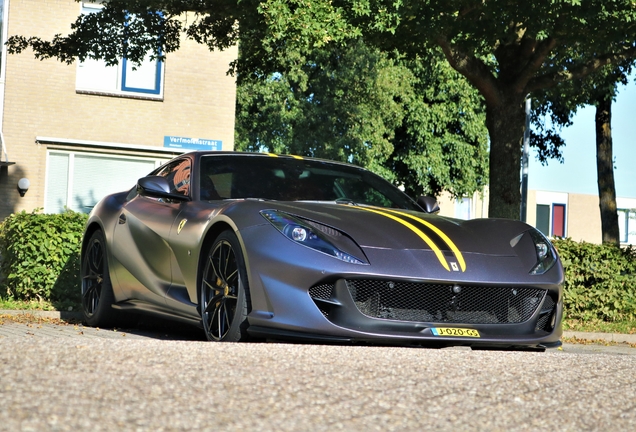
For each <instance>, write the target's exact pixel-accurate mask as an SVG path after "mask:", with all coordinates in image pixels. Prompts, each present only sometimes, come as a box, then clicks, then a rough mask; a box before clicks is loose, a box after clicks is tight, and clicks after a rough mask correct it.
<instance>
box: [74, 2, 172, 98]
mask: <svg viewBox="0 0 636 432" xmlns="http://www.w3.org/2000/svg"><path fill="white" fill-rule="evenodd" d="M101 8H103V6H102V4H101V2H100V3H97V2H82V3H81V5H80V13H81V14H84V13H92V12H87V10H93V11H94V12H97V11H98V10H99V9H101ZM153 63H154V82H153V83H151V84H152V85H150V86H148V87H147V88H142V87H136V86H134V85H133V84H129V82H130V80H129V79H128V78H129V76H130V75H131V74H138V73H142V72H141V71H142V70H144V71H147V70H148V69H149V68H152V65H153ZM86 67H91V68H100V69H102V68H103V69H104V70H106V68H107V66H106V64H105V62H104V61H102V60H93V59H87V60H86V61H85V62H78V64H77V69H76V71H77V72H76V74H77V75H76V84H75V90H76V91H77V92H78V93H88V94H103V95H111V96H121V97H137V98H147V99H157V100H163V84H164V81H165V68H164V63H163V62H161V61H157V60H153V61H152V62H151V61H150V60H149V59H145V60H144V61H143V62H142V64H141V65H136V64H134V63H132V62H130V61H129V60H128V59H126V58H122V59H120V61H119V63H118V64H117V65H116V66H109V67H112V68H113V70H111V72H113V71H114V72H113V73H116V76H115V77H114V84H109V85H100V84H102V83H99V82H97V83H96V84H95V85H92V84H85V83H80V80H81V78H80V77H82V78H85V75H86V76H89V77H90V76H91V74H90V73H89V72H85V71H84V70H83V68H86ZM133 69H136V70H133ZM151 70H152V69H151ZM89 80H90V78H89Z"/></svg>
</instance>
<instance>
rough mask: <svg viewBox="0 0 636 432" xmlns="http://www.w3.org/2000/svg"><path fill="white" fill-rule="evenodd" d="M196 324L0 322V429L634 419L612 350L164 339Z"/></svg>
mask: <svg viewBox="0 0 636 432" xmlns="http://www.w3.org/2000/svg"><path fill="white" fill-rule="evenodd" d="M29 325H31V326H32V327H29ZM38 326H40V327H39V328H38ZM9 329H12V330H15V331H16V332H17V334H15V335H7V333H8V331H9ZM28 332H30V333H32V334H27V333H28ZM43 332H51V333H52V334H51V335H47V334H45V333H43ZM67 334H69V335H70V336H68V335H67ZM188 335H191V336H188ZM198 335H199V332H198V331H196V330H195V332H194V333H188V332H184V333H180V334H177V335H175V334H169V333H164V332H163V329H160V330H159V331H157V332H155V333H154V334H153V333H151V332H150V333H149V332H148V331H147V330H143V329H141V330H136V331H134V333H131V332H123V331H117V332H113V331H110V330H98V329H90V328H84V327H83V326H80V325H71V326H68V325H63V324H59V323H58V324H56V323H35V324H24V323H14V322H10V323H8V322H5V323H4V324H3V325H0V401H1V402H0V430H7V431H42V430H63V431H65V430H72V431H84V430H91V431H100V430H109V431H110V430H113V431H115V430H131V431H150V430H152V431H155V430H157V431H161V430H166V431H172V430H194V429H201V430H259V431H260V430H263V431H326V430H329V431H331V430H347V431H350V430H354V431H369V430H379V431H393V430H408V431H410V430H418V431H419V430H443V431H445V430H448V431H450V430H453V431H455V430H489V431H491V430H502V431H503V430H505V431H509V430H544V429H548V428H551V429H554V430H565V431H570V430H571V431H578V430H609V429H616V430H635V429H636V410H635V407H636V356H635V355H620V354H618V351H616V353H612V351H606V352H601V353H595V352H592V351H589V350H588V351H582V353H578V352H576V349H573V350H572V351H570V347H569V346H566V348H565V349H564V350H563V351H549V352H545V353H531V352H501V351H471V350H468V349H443V350H430V349H421V348H396V347H365V346H332V345H301V344H277V343H261V344H249V343H247V344H217V343H208V342H203V341H198V340H162V339H189V338H191V339H196V338H197V337H199V336H198ZM579 349H581V350H584V349H585V347H580V348H579ZM631 349H632V350H633V348H631ZM583 352H584V353H583ZM590 352H591V353H590ZM608 352H609V353H608ZM626 353H630V354H631V352H626Z"/></svg>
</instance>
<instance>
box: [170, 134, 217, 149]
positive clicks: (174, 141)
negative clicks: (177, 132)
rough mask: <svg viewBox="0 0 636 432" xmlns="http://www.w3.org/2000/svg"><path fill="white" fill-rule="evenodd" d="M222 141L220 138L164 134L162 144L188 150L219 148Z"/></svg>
mask: <svg viewBox="0 0 636 432" xmlns="http://www.w3.org/2000/svg"><path fill="white" fill-rule="evenodd" d="M222 144H223V142H222V141H220V140H211V139H202V138H186V137H177V136H164V137H163V146H164V147H169V148H177V149H190V150H221V148H222Z"/></svg>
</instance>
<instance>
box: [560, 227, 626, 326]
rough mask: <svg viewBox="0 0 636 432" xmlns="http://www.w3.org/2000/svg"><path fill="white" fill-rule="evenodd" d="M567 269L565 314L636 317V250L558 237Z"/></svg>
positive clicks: (585, 317) (570, 316) (610, 318)
mask: <svg viewBox="0 0 636 432" xmlns="http://www.w3.org/2000/svg"><path fill="white" fill-rule="evenodd" d="M553 243H554V245H555V247H556V248H557V250H558V251H559V255H560V256H561V261H562V262H563V267H564V269H565V286H564V307H565V317H566V318H568V319H577V320H582V321H590V320H602V321H610V322H611V321H634V320H636V250H635V249H634V248H632V247H629V248H618V247H616V246H610V245H597V244H591V243H586V242H581V243H578V242H575V241H572V240H570V239H562V240H555V241H554V242H553Z"/></svg>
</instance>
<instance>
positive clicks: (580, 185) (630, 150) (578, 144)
mask: <svg viewBox="0 0 636 432" xmlns="http://www.w3.org/2000/svg"><path fill="white" fill-rule="evenodd" d="M635 78H636V76H632V77H631V79H630V81H629V83H628V84H627V85H626V86H621V87H620V88H619V93H618V96H617V98H616V101H615V102H614V103H613V105H612V124H611V126H612V140H613V149H614V160H615V163H614V167H615V169H614V181H615V183H616V196H617V197H620V198H636V82H635ZM594 113H595V108H594V107H585V108H584V109H581V110H579V111H578V113H577V114H576V116H575V117H574V124H573V125H572V126H570V127H568V128H564V129H562V131H561V136H562V137H563V139H564V140H565V144H566V145H565V148H564V149H563V157H564V163H563V164H561V163H559V161H557V160H550V161H549V163H548V165H547V166H542V165H541V163H540V162H539V161H538V160H537V159H536V153H535V152H534V151H533V150H532V148H531V149H530V162H529V168H528V188H529V189H535V190H544V191H554V192H571V193H581V194H588V195H598V186H597V183H596V137H595V131H594Z"/></svg>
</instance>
